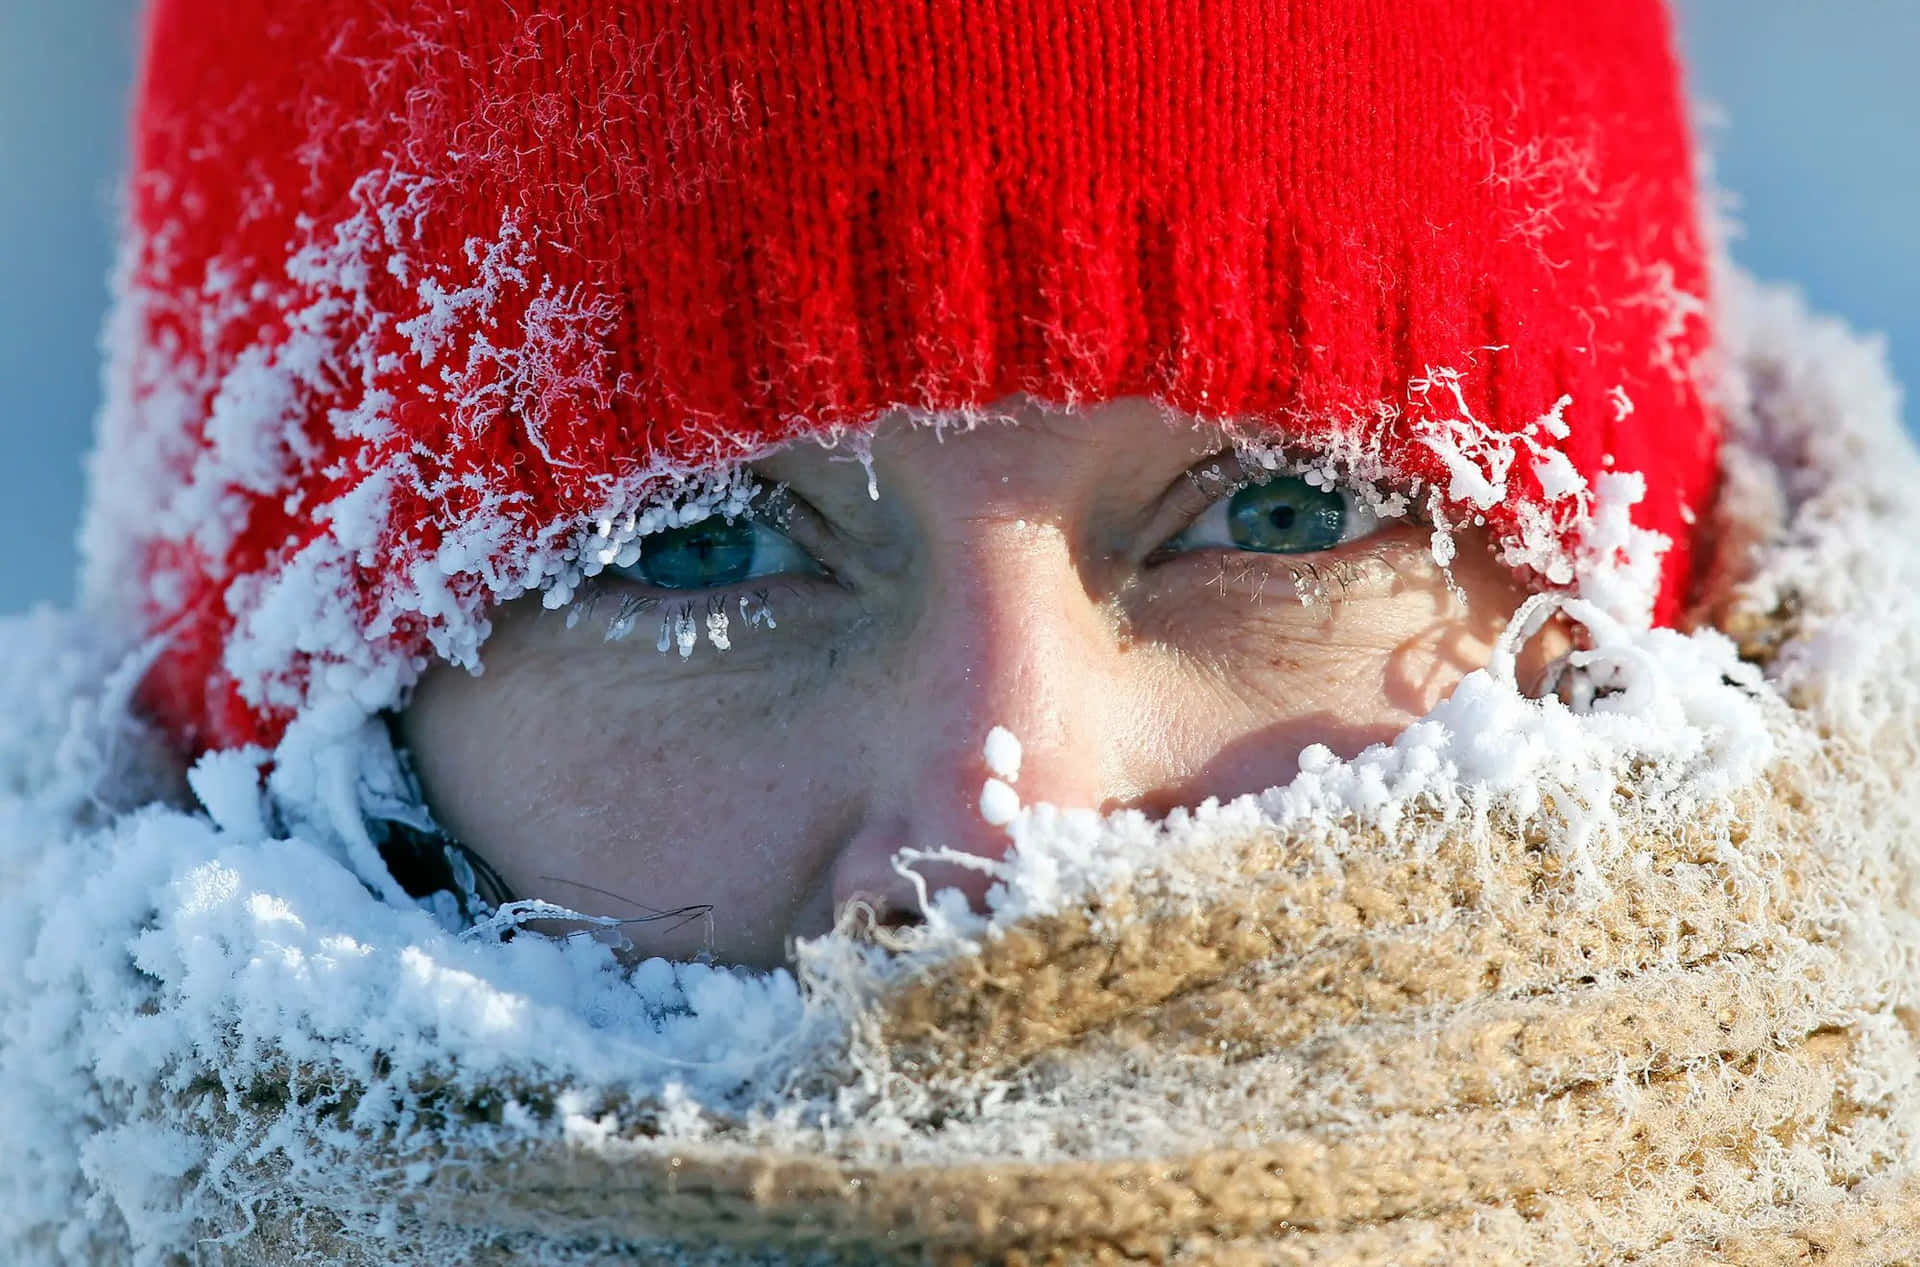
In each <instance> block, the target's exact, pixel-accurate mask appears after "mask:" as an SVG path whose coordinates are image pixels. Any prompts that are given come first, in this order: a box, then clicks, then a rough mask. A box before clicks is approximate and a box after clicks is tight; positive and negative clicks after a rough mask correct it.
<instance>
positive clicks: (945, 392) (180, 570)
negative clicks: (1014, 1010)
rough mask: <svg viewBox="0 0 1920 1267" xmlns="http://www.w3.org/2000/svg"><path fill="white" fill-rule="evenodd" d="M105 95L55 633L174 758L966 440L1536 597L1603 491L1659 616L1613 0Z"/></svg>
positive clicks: (342, 22) (1690, 274) (1676, 282)
mask: <svg viewBox="0 0 1920 1267" xmlns="http://www.w3.org/2000/svg"><path fill="white" fill-rule="evenodd" d="M147 48H148V51H147V58H146V63H145V72H144V78H143V84H142V88H141V91H140V97H139V108H138V118H137V126H136V137H137V148H136V155H135V163H134V175H133V182H132V191H131V192H132V196H131V208H130V211H131V214H130V223H129V233H128V239H127V253H126V262H125V265H124V269H123V276H122V286H121V298H120V301H119V307H118V316H117V317H116V319H115V325H114V330H113V333H112V339H111V343H112V346H113V349H114V363H113V367H112V371H111V373H110V375H109V389H110V396H111V401H110V405H109V408H108V411H107V414H106V417H105V419H104V423H103V431H102V438H101V442H100V447H99V450H98V453H97V455H96V459H95V465H94V489H93V494H92V505H91V511H90V513H89V517H88V527H87V530H86V537H87V553H88V559H89V575H88V581H87V585H86V590H87V593H88V594H89V595H90V596H91V601H93V602H94V603H95V605H96V606H101V607H104V608H105V609H106V610H109V611H111V612H113V613H114V614H115V615H116V616H117V617H118V618H121V619H128V620H134V621H137V622H138V623H139V624H140V625H141V626H142V627H145V628H151V629H158V630H164V631H165V633H166V634H167V636H168V643H167V645H166V648H165V650H164V652H163V654H162V656H161V659H160V660H159V662H158V664H157V667H156V671H155V676H154V678H153V680H152V683H151V690H150V700H149V702H150V704H151V705H152V706H153V708H154V709H155V710H156V712H157V713H158V715H159V716H160V717H161V718H162V719H164V720H165V721H166V722H167V723H168V724H169V725H170V727H171V728H172V729H173V730H174V731H175V732H176V734H177V735H178V736H179V737H180V738H181V739H182V741H183V742H184V743H185V745H186V746H187V747H189V748H202V747H210V746H211V747H223V746H230V745H234V744H238V743H242V742H248V741H258V742H264V743H269V744H271V743H272V742H274V741H275V740H277V739H278V737H279V736H280V734H281V731H282V728H283V727H284V726H285V725H286V723H287V722H288V720H289V719H290V718H291V717H293V716H294V715H296V714H297V713H299V712H300V711H301V710H302V709H317V708H322V707H324V706H327V705H328V704H330V703H331V704H336V705H337V704H338V703H340V702H341V701H354V702H356V703H357V704H358V706H359V707H361V708H362V709H367V708H372V707H379V706H382V705H385V704H388V703H391V702H392V700H393V699H394V698H396V696H397V694H398V693H399V692H400V691H401V690H402V689H403V688H404V685H405V683H406V682H407V681H408V680H410V678H411V676H412V675H413V674H414V673H415V672H416V671H417V668H418V665H419V663H420V662H419V661H418V660H417V659H416V657H418V656H420V655H422V654H423V653H426V652H427V651H428V650H429V649H431V650H432V651H433V652H435V653H438V654H441V655H444V656H447V657H449V658H453V659H455V660H458V661H463V662H465V661H471V659H472V658H473V656H474V653H475V650H476V648H477V645H478V642H479V640H480V638H481V637H482V636H483V635H484V625H483V623H482V619H483V612H484V609H485V608H486V606H487V605H488V604H490V603H492V602H495V601H499V600H502V599H506V598H510V597H512V596H514V595H516V594H518V593H520V592H522V591H523V590H525V589H527V588H528V587H530V586H536V585H545V586H547V587H549V588H550V589H551V588H552V587H554V586H558V587H560V589H561V590H562V591H563V592H564V590H565V588H566V586H567V585H568V584H569V583H570V582H569V578H575V579H577V577H578V575H579V568H580V566H581V565H582V561H583V559H584V558H586V557H588V556H589V555H590V554H591V553H592V552H593V551H594V550H598V549H600V548H601V547H603V546H605V545H606V542H605V541H604V540H601V541H598V542H588V541H587V539H586V535H585V534H586V532H587V530H588V528H590V527H591V525H593V524H594V523H595V522H602V523H603V524H613V525H615V526H618V525H620V524H621V523H623V522H627V521H626V519H625V517H626V516H627V515H629V514H631V513H633V512H635V511H636V510H639V509H642V508H644V507H645V506H647V505H649V504H652V502H653V500H655V499H657V498H658V497H660V496H662V495H663V494H662V489H663V488H665V487H670V486H671V485H672V479H671V477H672V476H675V475H686V474H689V473H692V472H699V471H709V470H712V469H713V468H715V467H717V466H720V465H724V464H726V463H728V462H731V461H736V460H739V459H742V458H744V457H747V456H749V455H752V454H755V453H757V452H759V451H761V450H762V449H764V448H765V447H766V446H768V445H770V444H772V443H775V442H777V441H781V440H786V439H790V438H793V437H796V436H799V435H824V434H845V433H848V432H855V433H858V432H862V431H865V430H868V429H870V428H871V427H872V426H873V425H874V422H875V420H876V418H878V417H879V416H880V415H881V414H882V413H883V412H885V411H886V410H887V409H889V408H890V407H895V406H899V407H907V408H914V409H921V410H966V409H977V408H980V407H983V406H985V405H987V404H989V403H991V402H994V401H996V400H1000V399H1002V398H1004V397H1006V396H1008V395H1010V394H1012V393H1015V392H1027V393H1029V394H1032V395H1034V396H1037V397H1040V398H1043V399H1046V400H1050V401H1059V402H1077V403H1086V402H1091V401H1098V400H1103V399H1107V398H1111V397H1115V396H1121V395H1129V394H1144V395H1149V396H1153V397H1157V398H1159V399H1161V400H1163V401H1165V402H1167V403H1169V404H1170V405H1172V406H1174V407H1175V408H1177V409H1179V410H1182V411H1185V412H1187V413H1189V414H1192V415H1195V416H1198V417H1202V418H1207V419H1216V420H1230V421H1232V422H1233V423H1235V424H1236V425H1237V426H1239V427H1240V428H1241V429H1243V430H1247V431H1252V432H1258V433H1262V434H1266V435H1269V436H1272V435H1278V436H1281V437H1283V438H1284V439H1286V440H1287V441H1288V442H1289V443H1291V444H1292V445H1293V446H1294V447H1295V448H1296V449H1297V450H1298V451H1299V452H1301V453H1302V454H1314V453H1320V454H1324V455H1328V459H1329V461H1335V462H1337V463H1338V464H1340V465H1341V466H1343V467H1351V468H1354V469H1357V470H1358V471H1359V473H1360V474H1361V475H1363V476H1365V477H1366V478H1375V477H1379V478H1383V479H1389V480H1392V481H1395V482H1397V483H1400V484H1402V485H1404V486H1407V487H1410V488H1418V489H1421V490H1422V492H1421V494H1420V496H1421V499H1422V504H1423V505H1425V506H1426V508H1427V509H1428V510H1430V511H1431V512H1433V513H1434V514H1436V515H1437V516H1439V517H1440V518H1441V519H1443V520H1447V521H1451V522H1463V521H1470V520H1474V519H1480V518H1484V519H1485V520H1486V521H1487V522H1489V523H1490V524H1491V526H1492V527H1493V529H1494V532H1495V536H1496V539H1497V540H1498V541H1499V542H1500V543H1501V544H1502V546H1503V548H1504V550H1505V557H1506V558H1507V559H1508V561H1509V562H1512V563H1515V564H1518V565H1521V566H1523V567H1526V568H1530V569H1532V572H1533V575H1534V579H1535V580H1536V581H1537V582H1538V583H1541V584H1547V583H1552V584H1571V583H1573V582H1574V581H1575V580H1576V579H1580V577H1579V576H1577V575H1576V574H1582V575H1584V573H1585V572H1588V571H1592V570H1594V569H1605V568H1608V567H1612V566H1614V565H1615V564H1617V563H1619V562H1621V561H1622V559H1621V558H1616V555H1617V554H1618V553H1619V552H1620V551H1621V550H1622V549H1623V547H1624V545H1625V544H1627V543H1625V542H1623V541H1622V540H1621V539H1620V538H1619V537H1618V535H1617V533H1615V534H1612V535H1608V534H1601V535H1600V536H1595V535H1593V534H1592V531H1591V530H1592V525H1591V522H1590V514H1591V512H1593V511H1594V509H1595V505H1596V498H1597V497H1598V488H1599V484H1600V482H1601V481H1602V479H1603V478H1604V477H1605V476H1607V475H1608V474H1609V473H1616V472H1637V473H1639V474H1640V475H1641V476H1644V478H1645V481H1646V493H1645V496H1644V498H1643V499H1642V500H1641V501H1640V502H1639V503H1638V505H1637V506H1635V507H1634V508H1633V510H1632V519H1633V523H1634V524H1635V525H1637V526H1638V527H1639V528H1641V529H1644V530H1648V531H1650V532H1654V533H1659V534H1663V535H1664V536H1665V537H1666V538H1668V539H1670V540H1671V542H1672V543H1673V545H1672V549H1671V550H1670V551H1669V552H1668V553H1667V555H1666V556H1665V560H1664V564H1663V565H1661V566H1659V567H1658V568H1657V569H1655V570H1654V571H1652V572H1650V573H1649V574H1648V576H1647V578H1646V579H1647V580H1650V581H1651V584H1646V585H1642V587H1641V588H1642V589H1643V590H1644V593H1642V594H1641V595H1640V597H1639V599H1637V600H1635V601H1638V602H1641V603H1644V604H1653V603H1654V600H1655V598H1656V591H1657V599H1658V601H1657V610H1656V611H1655V612H1654V614H1655V615H1656V616H1657V617H1658V618H1659V619H1662V620H1668V619H1671V618H1672V617H1673V616H1674V615H1676V614H1677V612H1678V611H1679V609H1680V604H1681V601H1682V599H1683V598H1684V594H1685V588H1686V583H1687V578H1688V576H1689V571H1690V564H1689V559H1690V541H1691V537H1692V527H1691V525H1692V523H1693V520H1694V513H1695V510H1696V509H1697V508H1699V507H1700V506H1701V505H1702V503H1703V501H1704V500H1705V498H1706V496H1707V493H1708V491H1709V485H1710V483H1711V478H1712V462H1713V453H1714V446H1715V428H1714V427H1713V426H1712V425H1711V424H1710V423H1709V422H1708V419H1707V413H1706V410H1705V408H1704V406H1703V405H1702V402H1701V399H1700V394H1699V391H1698V385H1697V383H1696V375H1695V369H1696V363H1697V361H1698V360H1699V358H1700V356H1701V354H1702V353H1703V351H1704V349H1705V347H1706V342H1707V330H1706V323H1705V319H1704V313H1705V299H1704V297H1705V294H1706V285H1705V278H1704V273H1703V268H1702V263H1701V247H1700V236H1699V231H1698V226H1697V223H1696V215H1695V210H1696V209H1695V205H1694V187H1693V178H1692V173H1691V166H1690V160H1689V152H1688V147H1689V142H1688V138H1687V131H1686V128H1685V126H1684V122H1683V118H1682V109H1681V104H1680V95H1679V89H1678V82H1677V75H1676V71H1675V66H1674V62H1673V58H1672V55H1671V52H1670V49H1669V32H1668V24H1667V19H1666V15H1665V13H1664V11H1663V8H1662V6H1661V4H1660V3H1659V2H1658V0H1622V2H1621V3H1616V4H1612V5H1609V6H1608V8H1607V11H1606V13H1605V16H1604V20H1599V19H1596V17H1595V15H1594V11H1593V8H1592V6H1591V5H1589V4H1584V3H1580V2H1578V0H1541V2H1539V3H1530V4H1526V5H1496V6H1489V5H1486V4H1484V3H1471V2H1468V0H1443V2H1435V0H1421V2H1420V3H1383V2H1381V0H1310V2H1301V0H1287V2H1282V0H1236V2H1234V3H1197V2H1195V0H1034V2H1030V3H1019V4H1013V3H993V4H985V3H977V2H976V0H938V2H935V3H893V2H883V3H874V2H873V0H860V2H859V3H846V2H843V0H807V2H805V3H790V2H783V3H778V4H775V3H771V2H770V0H698V2H697V3H669V2H667V0H653V2H649V3H641V4H620V5H607V4H603V3H599V2H598V0H538V2H537V3H532V4H515V5H504V4H479V5H466V4H460V5H455V4H450V3H446V2H444V0H219V3H217V4H209V3H208V0H156V3H155V4H154V6H153V9H152V12H151V17H150V22H149V34H148V45H147ZM1559 455H1564V457H1565V459H1566V463H1561V462H1560V461H1559ZM1427 489H1431V490H1432V493H1433V500H1432V501H1431V502H1428V501H1426V492H1425V490H1427ZM1626 495H1627V493H1626V492H1625V491H1624V490H1623V489H1620V488H1616V489H1614V490H1613V492H1612V493H1611V494H1610V496H1612V497H1613V498H1614V500H1615V501H1618V500H1620V499H1621V498H1622V497H1624V496H1626ZM627 530H631V525H630V524H629V527H628V529H627ZM605 532H606V529H605V528H604V527H603V528H602V533H603V537H604V534H605ZM617 540H618V537H617V536H616V541H617ZM1583 548H1585V549H1588V550H1589V551H1590V556H1587V555H1582V554H1581V550H1582V549H1583ZM1642 614H1643V615H1644V614H1645V612H1644V610H1643V611H1642Z"/></svg>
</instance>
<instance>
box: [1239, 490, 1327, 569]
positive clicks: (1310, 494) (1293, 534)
mask: <svg viewBox="0 0 1920 1267" xmlns="http://www.w3.org/2000/svg"><path fill="white" fill-rule="evenodd" d="M1346 526H1347V505H1346V498H1345V497H1343V496H1342V495H1341V494H1339V493H1336V492H1332V491H1329V490H1327V489H1321V488H1315V487H1314V486H1313V485H1311V484H1309V483H1307V482H1306V481H1305V480H1303V479H1298V478H1296V477H1293V476H1287V477H1285V478H1282V479H1275V480H1269V481H1267V482H1266V483H1264V484H1249V485H1247V487H1245V488H1243V489H1241V490H1240V491H1239V492H1237V493H1235V494H1234V495H1233V497H1232V498H1231V499H1230V500H1229V501H1228V503H1227V530H1228V534H1229V536H1230V537H1231V538H1232V541H1233V544H1235V545H1236V546H1239V547H1240V548H1241V549H1242V550H1258V551H1261V552H1263V553H1266V554H1306V553H1308V552H1311V551H1314V550H1330V549H1332V548H1333V547H1334V546H1337V545H1339V544H1340V543H1341V542H1342V541H1344V540H1346Z"/></svg>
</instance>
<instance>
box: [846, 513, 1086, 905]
mask: <svg viewBox="0 0 1920 1267" xmlns="http://www.w3.org/2000/svg"><path fill="white" fill-rule="evenodd" d="M931 556H932V560H931V566H930V567H929V569H928V572H927V575H926V579H925V587H924V591H923V593H924V597H923V599H922V601H921V603H920V604H919V610H918V612H917V613H916V616H915V619H914V620H913V621H912V622H911V624H912V628H911V633H910V635H909V636H908V638H907V639H906V641H905V644H904V647H903V648H902V650H901V652H900V659H899V660H898V661H897V662H896V667H895V670H894V672H895V674H896V675H897V676H896V678H895V683H894V685H893V687H892V689H891V690H890V691H889V695H890V697H891V698H890V702H889V705H888V707H889V708H890V709H897V710H898V712H897V713H895V714H894V715H893V716H891V717H888V718H886V719H885V723H886V727H887V732H888V733H889V734H891V735H893V736H895V737H896V740H897V742H896V743H895V745H894V747H893V749H892V751H890V752H889V753H887V754H886V755H885V756H884V757H883V758H882V759H881V761H880V763H879V766H878V768H877V769H876V771H875V773H876V776H877V779H878V785H877V786H875V787H874V788H872V789H871V795H872V796H873V797H874V798H875V805H874V812H873V813H872V814H870V815H869V823H868V828H867V829H866V830H864V831H863V832H861V833H860V834H859V836H857V837H856V838H855V839H853V840H850V841H849V842H848V844H847V847H846V848H845V850H844V851H843V852H842V854H841V856H840V857H839V859H838V860H837V862H836V864H835V867H834V883H833V887H834V891H835V901H836V904H838V903H842V902H845V901H847V900H848V899H849V898H851V897H852V896H854V895H855V894H856V893H860V894H866V895H868V896H872V897H878V898H880V899H881V900H882V903H883V904H884V905H885V906H887V907H889V908H892V909H895V910H899V909H903V908H904V909H907V910H912V909H914V908H915V905H916V898H917V895H916V894H915V892H914V886H913V885H912V883H911V882H910V881H907V880H905V879H904V878H902V877H900V876H899V875H898V874H897V872H896V871H895V870H894V869H893V867H892V863H891V859H892V855H893V853H894V851H895V850H897V849H899V848H901V847H903V846H905V847H912V848H916V849H922V850H939V849H952V850H957V851H959V852H962V853H968V854H973V855H976V856H980V857H987V858H996V859H997V858H999V857H1001V856H1002V855H1004V854H1005V852H1006V850H1007V848H1008V846H1009V840H1008V837H1007V834H1006V832H1005V830H1004V827H1002V826H996V825H994V824H992V823H989V822H988V821H987V819H986V818H985V817H984V816H983V814H982V811H981V801H982V792H983V789H984V787H985V784H986V781H987V780H988V779H989V778H990V777H993V774H994V772H993V770H991V769H990V768H989V765H988V762H987V758H986V756H985V753H984V747H985V744H986V740H987V736H988V734H989V733H990V732H991V731H992V729H993V728H994V727H995V726H1002V727H1005V728H1006V729H1007V730H1009V731H1011V732H1012V733H1013V735H1014V737H1015V738H1016V739H1018V740H1019V743H1020V749H1021V752H1020V763H1019V769H1018V772H1017V777H1015V779H1014V780H1013V786H1014V790H1015V792H1016V793H1017V794H1018V796H1019V799H1020V800H1021V801H1022V802H1024V803H1033V802H1039V801H1046V802H1051V803H1053V804H1056V805H1062V806H1069V807H1083V806H1098V805H1100V804H1101V803H1102V802H1103V800H1104V799H1106V796H1107V789H1106V788H1105V787H1104V786H1103V775H1102V771H1103V768H1104V766H1105V765H1106V764H1107V762H1106V760H1105V752H1104V749H1103V744H1102V734H1103V731H1104V730H1105V729H1106V725H1107V719H1108V717H1109V716H1110V715H1111V710H1112V709H1114V708H1115V707H1116V706H1118V705H1117V702H1116V699H1115V696H1116V691H1115V689H1114V685H1115V684H1114V683H1113V682H1112V680H1111V679H1112V677H1113V675H1112V673H1111V668H1110V656H1111V655H1112V640H1111V637H1110V636H1109V634H1108V631H1107V630H1106V628H1105V626H1104V623H1103V618H1102V616H1101V613H1100V609H1099V605H1098V603H1097V602H1096V601H1095V600H1094V599H1093V598H1091V597H1090V596H1089V595H1088V593H1087V591H1086V588H1085V586H1084V584H1083V583H1082V581H1081V580H1080V578H1079V575H1078V573H1077V572H1076V570H1075V561H1074V557H1073V553H1072V550H1071V548H1070V545H1069V542H1068V541H1067V539H1066V537H1065V536H1064V535H1063V534H1062V532H1061V531H1060V530H1059V529H1058V528H1057V527H1055V526H1053V525H1050V524H1040V523H1036V522H1032V521H1022V520H1020V519H1018V518H1007V519H1003V518H999V517H994V518H984V517H983V518H975V519H972V520H968V521H965V522H956V523H955V524H954V527H953V530H952V534H951V537H950V539H949V540H948V541H946V542H945V543H943V544H942V545H941V547H939V548H937V549H935V550H933V551H931ZM914 870H916V871H918V872H919V873H920V874H921V875H922V877H923V878H924V880H925V883H926V886H927V888H928V889H929V890H938V889H943V888H958V889H960V890H961V891H962V892H963V893H964V894H966V896H967V897H968V899H969V901H970V902H971V903H972V904H973V905H974V906H975V907H979V906H980V905H981V903H982V899H983V898H984V896H985V893H986V890H987V889H988V888H989V887H991V878H990V877H989V876H987V875H985V874H984V873H982V872H981V871H979V870H977V869H971V868H968V867H965V866H959V865H942V864H937V863H926V862H921V863H916V864H914Z"/></svg>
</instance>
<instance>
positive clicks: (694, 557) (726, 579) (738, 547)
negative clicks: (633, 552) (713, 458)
mask: <svg viewBox="0 0 1920 1267" xmlns="http://www.w3.org/2000/svg"><path fill="white" fill-rule="evenodd" d="M616 571H619V572H621V573H623V574H624V575H626V576H628V577H629V578H631V579H633V580H636V581H639V582H640V583H642V584H644V585H651V586H654V587H655V588H656V589H668V590H703V589H720V588H722V587H724V586H727V585H734V584H738V583H739V582H741V581H747V580H752V579H754V578H756V577H762V576H772V575H775V574H777V573H782V572H817V571H819V565H818V564H816V563H814V561H813V560H812V559H811V558H809V557H808V556H807V554H806V552H805V551H804V550H802V549H801V548H800V547H799V546H797V545H795V544H794V543H793V541H792V540H791V539H790V538H789V537H787V536H786V535H785V534H784V533H782V532H780V531H779V530H778V529H775V528H773V527H771V526H769V525H768V524H765V523H762V522H761V521H760V520H758V519H755V518H752V517H751V516H746V517H742V518H738V519H727V518H724V517H723V516H720V515H712V516H709V517H708V518H706V519H702V520H700V521H699V522H698V523H692V524H687V525H686V526H684V527H680V528H668V529H666V530H664V531H661V532H655V533H650V534H648V535H647V536H645V537H642V538H641V539H640V558H639V560H638V561H637V562H635V563H634V564H633V565H632V566H631V567H627V568H620V569H616Z"/></svg>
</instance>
